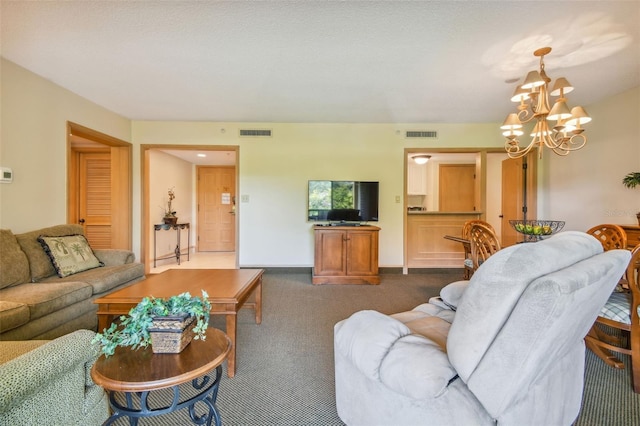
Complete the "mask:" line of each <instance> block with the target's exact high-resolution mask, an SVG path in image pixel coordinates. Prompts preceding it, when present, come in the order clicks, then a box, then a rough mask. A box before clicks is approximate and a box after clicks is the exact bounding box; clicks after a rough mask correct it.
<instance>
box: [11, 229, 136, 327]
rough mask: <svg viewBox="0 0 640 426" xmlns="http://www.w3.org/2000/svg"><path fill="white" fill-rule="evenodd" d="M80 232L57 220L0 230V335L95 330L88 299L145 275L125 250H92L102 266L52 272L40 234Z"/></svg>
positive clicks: (51, 265) (93, 314)
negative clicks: (27, 229)
mask: <svg viewBox="0 0 640 426" xmlns="http://www.w3.org/2000/svg"><path fill="white" fill-rule="evenodd" d="M77 234H83V228H82V226H80V225H56V226H52V227H48V228H43V229H38V230H35V231H31V232H26V233H23V234H13V233H12V232H11V231H10V230H8V229H1V230H0V340H29V339H54V338H56V337H59V336H62V335H64V334H67V333H70V332H72V331H75V330H79V329H90V330H94V331H95V330H96V327H97V316H96V310H97V306H96V305H95V304H94V303H93V301H94V300H95V299H96V298H98V297H100V296H103V295H105V294H108V293H111V292H113V291H114V290H116V289H119V288H122V287H125V286H127V285H130V284H132V283H134V282H136V281H140V280H141V279H143V278H144V265H143V264H141V263H137V262H134V260H135V257H134V254H133V252H131V251H129V250H115V249H111V250H100V249H98V250H93V252H94V254H95V256H96V257H97V258H98V260H99V261H100V262H102V263H103V266H100V267H96V268H93V269H89V270H86V271H82V272H78V273H75V274H72V275H69V276H66V277H64V278H60V277H59V276H58V275H57V272H56V269H55V268H54V265H53V263H52V262H51V260H50V258H49V256H48V255H47V253H46V252H45V250H44V249H43V247H42V245H41V244H40V242H39V241H38V237H39V236H50V237H61V236H67V235H77Z"/></svg>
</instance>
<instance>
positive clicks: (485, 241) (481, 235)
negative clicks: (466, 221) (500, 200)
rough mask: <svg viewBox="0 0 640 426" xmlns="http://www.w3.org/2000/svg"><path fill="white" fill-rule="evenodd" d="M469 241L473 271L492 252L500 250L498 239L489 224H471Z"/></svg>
mask: <svg viewBox="0 0 640 426" xmlns="http://www.w3.org/2000/svg"><path fill="white" fill-rule="evenodd" d="M469 243H470V246H471V261H472V262H473V271H476V270H477V269H478V268H479V267H480V265H481V264H482V263H483V262H485V261H486V260H487V259H488V258H489V257H490V256H491V255H492V254H494V253H495V252H497V251H498V250H500V241H499V240H498V236H497V235H496V233H495V230H494V229H493V227H492V226H491V225H489V226H487V225H486V224H483V223H475V224H473V225H471V230H470V231H469Z"/></svg>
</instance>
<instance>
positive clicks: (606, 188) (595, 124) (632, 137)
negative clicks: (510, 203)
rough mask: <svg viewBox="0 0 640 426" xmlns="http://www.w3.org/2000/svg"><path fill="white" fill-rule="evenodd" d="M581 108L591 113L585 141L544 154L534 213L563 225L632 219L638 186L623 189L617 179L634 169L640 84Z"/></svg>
mask: <svg viewBox="0 0 640 426" xmlns="http://www.w3.org/2000/svg"><path fill="white" fill-rule="evenodd" d="M585 108H586V110H587V112H588V113H589V115H591V117H592V118H593V120H592V121H591V122H590V123H588V124H587V125H585V129H586V132H585V133H586V134H587V137H588V141H587V144H586V146H585V147H584V148H582V149H581V150H579V151H575V152H572V153H571V154H569V155H568V156H566V157H559V156H556V155H555V154H553V153H552V152H550V151H545V153H544V155H545V157H544V158H543V161H542V162H541V164H540V167H539V176H540V178H541V179H540V183H541V185H540V186H539V205H538V218H540V219H548V220H564V221H565V222H566V224H565V227H564V229H565V230H582V231H586V230H587V229H589V228H590V227H592V226H594V225H598V224H601V223H613V224H637V219H636V216H635V214H636V212H638V211H640V189H638V188H635V189H628V188H625V187H624V186H623V185H622V178H623V177H624V176H625V175H626V174H627V173H629V172H637V171H640V127H639V123H640V87H636V88H635V89H632V90H629V91H627V92H624V93H621V94H619V95H617V96H614V97H611V98H609V99H607V100H605V101H604V102H600V103H598V104H595V105H589V106H586V107H585Z"/></svg>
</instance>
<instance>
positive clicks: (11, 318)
mask: <svg viewBox="0 0 640 426" xmlns="http://www.w3.org/2000/svg"><path fill="white" fill-rule="evenodd" d="M28 322H29V307H28V306H27V305H25V304H24V303H19V302H9V301H6V300H0V330H2V332H5V331H7V330H13V329H14V328H16V327H20V326H21V325H23V324H26V323H28Z"/></svg>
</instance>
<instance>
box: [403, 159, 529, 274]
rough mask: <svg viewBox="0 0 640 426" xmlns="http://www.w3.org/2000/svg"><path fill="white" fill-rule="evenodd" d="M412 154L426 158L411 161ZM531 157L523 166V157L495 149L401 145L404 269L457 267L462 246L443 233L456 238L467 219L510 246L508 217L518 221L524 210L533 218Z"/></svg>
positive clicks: (405, 271) (510, 230) (462, 258)
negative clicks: (481, 224) (483, 225)
mask: <svg viewBox="0 0 640 426" xmlns="http://www.w3.org/2000/svg"><path fill="white" fill-rule="evenodd" d="M417 154H422V155H424V156H428V157H429V159H428V161H427V162H426V163H425V162H423V163H422V164H418V163H416V162H415V161H414V160H413V159H412V157H414V156H416V155H417ZM535 160H536V159H535V156H533V158H531V156H529V157H528V158H527V161H526V162H525V165H527V166H528V167H525V168H524V169H523V168H522V161H520V162H519V164H516V163H517V161H516V160H513V159H509V158H508V156H507V155H506V153H505V151H504V150H503V149H500V148H475V149H473V148H468V149H467V148H465V149H446V148H435V149H433V148H432V149H425V148H406V149H405V164H404V166H405V167H404V170H405V176H404V178H405V180H404V182H405V197H404V200H405V203H404V213H405V214H404V265H403V272H404V273H408V271H409V269H410V268H438V267H444V268H449V267H460V268H462V264H463V261H464V253H463V250H462V249H461V247H460V245H459V244H455V243H454V242H452V241H449V240H447V239H445V238H444V235H451V236H458V237H459V236H460V234H461V230H462V225H463V224H464V222H465V221H467V220H472V219H482V220H485V221H487V222H489V223H490V224H491V225H492V226H493V227H494V229H496V233H497V234H498V237H499V238H500V239H501V240H503V241H507V242H508V244H504V243H503V246H507V245H510V244H514V243H515V242H516V240H515V238H514V236H513V235H512V234H514V233H515V231H513V230H512V229H511V227H510V224H509V220H512V219H522V217H521V216H522V212H523V209H525V211H526V209H528V216H527V218H534V217H535V209H536V207H535V206H536V204H535V201H536V193H537V180H536V173H535V172H536V169H537V163H536V161H535ZM527 163H528V164H527ZM511 166H513V167H511ZM505 169H508V171H511V170H513V173H506V172H505V171H504V170H505ZM523 178H526V179H524V180H523ZM461 185H463V186H464V188H460V186H461Z"/></svg>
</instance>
